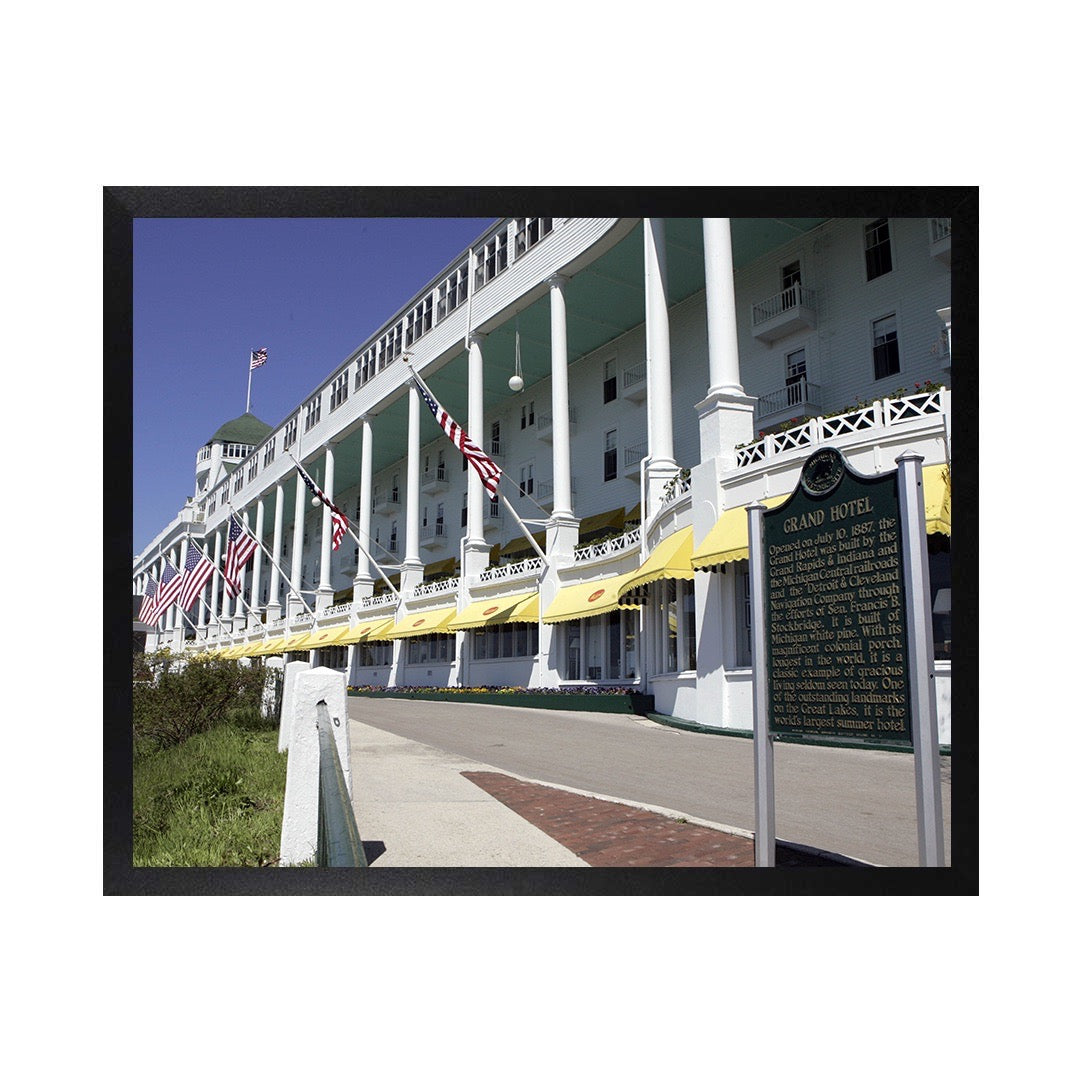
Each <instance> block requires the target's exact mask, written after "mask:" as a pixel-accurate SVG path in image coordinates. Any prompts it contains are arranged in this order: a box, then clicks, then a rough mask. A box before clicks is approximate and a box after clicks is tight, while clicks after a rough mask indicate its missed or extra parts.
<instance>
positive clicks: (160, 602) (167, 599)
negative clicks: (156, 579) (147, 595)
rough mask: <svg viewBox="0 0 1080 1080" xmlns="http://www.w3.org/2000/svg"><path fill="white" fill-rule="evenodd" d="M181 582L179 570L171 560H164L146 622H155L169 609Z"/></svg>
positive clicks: (177, 593) (178, 591) (178, 592)
mask: <svg viewBox="0 0 1080 1080" xmlns="http://www.w3.org/2000/svg"><path fill="white" fill-rule="evenodd" d="M181 584H183V578H182V577H181V576H180V572H179V571H178V570H177V569H176V567H175V566H173V564H172V563H171V562H166V563H165V570H164V571H163V572H162V575H161V584H160V585H159V586H158V591H157V595H156V596H155V597H154V603H153V606H152V607H151V609H150V611H149V613H148V615H147V619H146V621H147V622H148V623H156V622H157V621H158V619H160V618H161V616H162V615H164V614H165V612H166V611H168V610H169V608H170V607H171V606H172V604H173V601H174V600H175V599H176V598H177V596H179V595H180V586H181Z"/></svg>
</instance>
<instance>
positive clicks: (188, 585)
mask: <svg viewBox="0 0 1080 1080" xmlns="http://www.w3.org/2000/svg"><path fill="white" fill-rule="evenodd" d="M213 572H214V564H213V563H212V562H211V561H210V560H209V559H208V558H207V557H206V555H205V553H204V552H202V551H200V550H199V548H198V547H196V545H195V544H191V545H189V546H188V553H187V558H186V559H185V560H184V587H183V588H182V589H181V590H180V607H181V608H182V609H183V610H184V611H190V610H191V605H192V604H194V603H195V601H196V600H198V599H199V593H201V592H202V590H203V586H204V585H205V584H206V579H207V578H208V577H209V576H210V575H211V574H212V573H213Z"/></svg>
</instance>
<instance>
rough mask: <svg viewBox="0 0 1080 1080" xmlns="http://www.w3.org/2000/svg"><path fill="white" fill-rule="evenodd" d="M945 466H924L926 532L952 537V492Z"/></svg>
mask: <svg viewBox="0 0 1080 1080" xmlns="http://www.w3.org/2000/svg"><path fill="white" fill-rule="evenodd" d="M945 475H946V467H945V466H944V465H925V466H923V471H922V479H923V501H924V502H925V503H926V531H927V532H928V533H943V534H944V535H945V536H951V535H952V490H951V486H950V485H949V484H947V483H946V481H945Z"/></svg>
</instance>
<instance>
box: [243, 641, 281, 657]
mask: <svg viewBox="0 0 1080 1080" xmlns="http://www.w3.org/2000/svg"><path fill="white" fill-rule="evenodd" d="M283 640H284V639H283V638H281V637H270V638H264V639H263V640H262V641H260V642H259V643H258V644H257V645H255V647H254V648H253V649H252V650H251V652H250V653H249V654H248V655H249V656H269V654H270V653H272V652H273V651H274V643H275V642H280V641H283Z"/></svg>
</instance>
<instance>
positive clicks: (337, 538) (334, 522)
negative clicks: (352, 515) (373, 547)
mask: <svg viewBox="0 0 1080 1080" xmlns="http://www.w3.org/2000/svg"><path fill="white" fill-rule="evenodd" d="M296 467H297V468H298V469H299V470H300V479H301V480H303V481H304V483H305V484H307V486H308V487H309V488H311V493H312V494H313V495H314V496H315V498H317V499H318V500H319V502H321V503H322V504H323V506H329V507H330V528H331V529H332V530H333V531H332V532H331V533H330V544H331V546H332V547H333V549H334V550H335V551H337V549H338V548H339V547H341V538H342V537H343V536H344V535H345V533H346V532H348V530H349V519H348V518H347V517H346V516H345V511H344V510H342V509H340V507H337V506H335V505H334V504H333V503H332V502H331V501H330V500H329V499H328V498H327V497H326V495H325V493H324V492H322V491H321V490H320V489H319V486H318V484H316V483H315V481H314V480H312V479H311V477H310V476H308V474H307V473H306V472H304V467H303V466H302V465H297V466H296Z"/></svg>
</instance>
